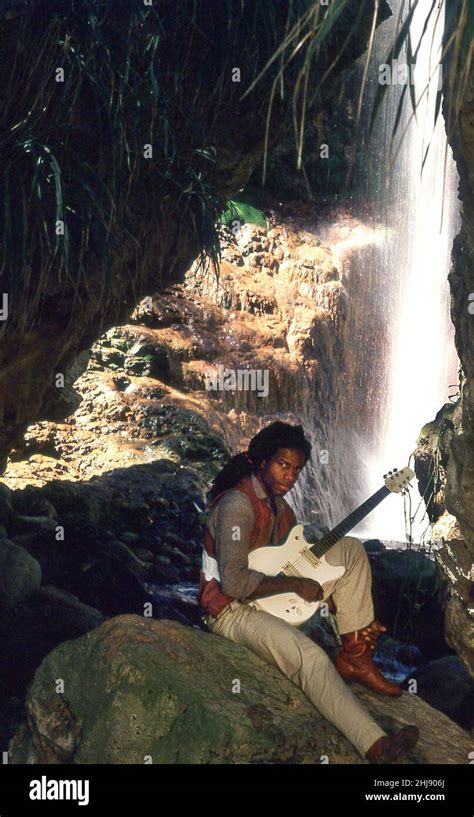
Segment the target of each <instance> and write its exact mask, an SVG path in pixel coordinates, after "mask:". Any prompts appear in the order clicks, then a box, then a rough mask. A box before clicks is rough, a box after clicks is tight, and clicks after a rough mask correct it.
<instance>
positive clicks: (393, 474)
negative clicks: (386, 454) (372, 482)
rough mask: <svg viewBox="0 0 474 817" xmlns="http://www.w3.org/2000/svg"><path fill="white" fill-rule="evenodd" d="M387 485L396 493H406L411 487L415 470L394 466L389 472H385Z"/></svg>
mask: <svg viewBox="0 0 474 817" xmlns="http://www.w3.org/2000/svg"><path fill="white" fill-rule="evenodd" d="M383 476H384V480H385V485H386V487H387V488H388V490H389V491H393V493H395V494H404V493H405V492H406V490H407V488H408V487H409V483H410V480H411V479H413V477H414V476H415V472H414V471H412V470H411V468H402V470H401V471H399V470H398V468H394V469H393V471H389V472H388V474H384V475H383Z"/></svg>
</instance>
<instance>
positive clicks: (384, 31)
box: [349, 0, 460, 541]
mask: <svg viewBox="0 0 474 817" xmlns="http://www.w3.org/2000/svg"><path fill="white" fill-rule="evenodd" d="M406 5H407V4H406V3H405V4H403V3H402V1H401V0H396V2H391V6H392V10H393V12H394V14H393V17H392V18H391V19H390V20H389V21H387V22H385V23H383V24H382V25H381V26H380V27H379V29H378V31H377V35H376V42H375V50H374V54H373V57H372V60H371V64H370V68H369V76H370V81H371V93H372V98H373V93H374V89H375V87H376V85H377V84H378V83H379V81H380V79H381V78H382V76H383V74H382V71H385V75H384V76H385V78H387V75H388V77H389V78H390V79H391V82H392V83H393V82H394V80H397V79H398V80H399V82H398V84H393V85H391V87H390V88H388V89H387V92H386V94H385V98H384V102H383V105H382V108H381V110H380V111H379V115H378V120H377V121H376V124H375V132H374V134H373V137H372V141H371V144H370V145H369V146H368V151H369V153H370V157H371V165H370V167H369V168H368V171H369V172H368V187H369V191H370V187H372V193H371V194H370V193H369V196H370V195H371V198H372V204H374V203H375V206H376V208H377V209H378V210H379V213H380V214H381V215H382V216H383V219H381V220H380V219H379V225H380V221H382V222H383V228H384V236H383V240H374V242H373V244H372V246H371V249H370V250H369V251H365V252H362V253H361V254H359V256H358V258H357V259H356V266H358V267H359V269H358V274H359V276H360V275H361V274H362V275H364V276H365V277H366V278H367V281H368V282H369V283H370V290H371V295H372V297H371V298H370V299H369V300H368V301H367V303H366V308H365V314H364V304H363V303H361V304H360V305H359V309H357V308H356V306H354V309H356V311H357V315H356V316H355V317H356V320H357V321H360V320H362V321H363V320H364V318H365V320H366V321H369V322H370V321H372V319H373V320H375V325H376V328H374V335H373V340H374V343H373V346H372V347H371V345H370V343H369V344H368V345H367V344H366V345H364V346H363V347H362V348H359V349H358V350H356V355H362V356H364V358H365V361H366V362H367V363H368V364H369V366H370V370H369V369H368V367H367V370H366V372H365V378H364V380H365V382H366V383H369V384H370V386H369V388H370V390H371V391H372V392H373V391H375V395H376V396H375V399H373V400H372V401H370V400H366V401H365V405H366V409H367V411H366V416H365V418H364V419H365V423H364V425H365V450H364V451H360V457H361V460H362V461H363V463H364V465H365V485H364V490H363V491H362V494H364V495H366V496H368V495H369V494H370V493H373V492H374V491H375V490H376V489H377V488H378V487H379V485H380V484H381V477H382V475H383V474H384V473H385V472H386V471H387V470H389V469H390V470H391V469H393V467H397V468H402V467H403V466H405V465H406V464H407V463H408V458H409V455H410V454H411V453H412V452H413V450H414V448H415V445H416V439H417V437H418V434H419V432H420V430H421V427H422V426H423V425H424V424H425V423H426V422H428V421H429V420H431V419H433V418H434V416H435V414H436V413H437V411H438V410H439V408H440V407H441V406H442V405H443V404H444V403H446V402H447V401H448V398H449V396H450V393H449V387H450V386H451V385H453V384H457V382H458V377H457V371H458V360H457V355H456V351H455V346H454V329H453V326H452V324H451V320H450V315H449V286H448V281H447V275H448V272H449V267H450V254H451V247H452V243H453V238H454V236H455V234H456V232H457V230H458V229H459V225H460V217H459V202H458V199H457V183H458V177H457V171H456V167H455V163H454V160H453V157H452V153H451V149H450V148H449V146H447V140H446V134H445V128H444V120H443V117H442V113H441V112H440V113H439V116H438V118H437V121H436V126H435V127H434V128H433V124H434V119H435V106H436V100H437V91H438V88H440V87H441V77H440V71H441V67H440V65H439V62H440V58H441V41H442V33H443V26H444V8H443V3H438V2H437V3H433V2H432V0H420V2H419V4H418V7H417V9H416V11H415V13H414V16H413V19H412V21H411V24H410V36H411V40H412V53H416V49H418V47H419V50H418V53H417V57H416V66H415V67H414V68H413V67H411V68H410V67H409V71H407V70H406V69H405V68H403V66H404V65H408V62H409V61H408V57H407V52H406V49H405V51H404V52H403V51H402V52H401V53H400V55H399V57H398V62H397V65H395V64H394V63H391V65H390V66H389V68H390V72H391V74H390V73H388V74H387V70H386V69H385V68H383V69H381V68H380V66H381V64H383V63H385V60H386V56H387V54H388V51H389V48H390V44H391V43H393V41H394V37H395V36H396V31H397V30H399V28H400V26H401V24H402V21H403V19H404V18H405V17H406V12H407V9H406ZM404 7H405V8H404ZM432 7H433V9H432ZM431 9H432V12H431V16H430V18H429V21H428V25H427V29H426V31H425V34H424V35H423V37H422V30H423V26H424V25H425V23H426V20H427V18H428V15H429V13H430V10H431ZM395 71H396V72H397V76H394V73H395ZM407 74H408V79H409V81H411V82H412V88H413V90H414V95H415V98H416V100H417V111H416V119H415V118H414V117H412V112H413V111H412V106H411V104H410V99H409V94H410V89H409V88H408V86H407V84H406V82H405V85H404V84H402V82H401V81H403V79H404V77H405V78H406V77H407ZM405 86H406V87H405ZM404 87H405V94H404V96H405V99H404V107H403V112H402V115H401V118H400V123H399V127H398V131H397V134H396V137H395V150H394V152H396V149H397V145H398V144H399V143H400V148H399V152H398V156H397V157H396V159H395V161H394V163H393V167H392V170H391V174H390V176H389V177H388V186H386V185H385V179H386V177H387V176H386V174H387V172H388V171H387V159H388V152H389V150H388V147H389V144H390V137H391V133H392V128H393V123H394V121H395V116H396V112H397V108H398V105H399V100H400V97H401V94H402V93H403V88H404ZM426 88H427V90H425V89H426ZM369 98H370V97H369ZM438 102H439V100H438ZM410 118H411V121H409V120H410ZM405 129H406V133H405V135H404V137H403V139H402V140H401V142H400V139H401V134H402V133H403V132H404V131H405ZM428 145H429V150H428V154H427V156H426V161H425V164H424V167H423V171H422V164H423V160H424V157H425V155H426V150H427V148H428ZM349 272H350V275H352V273H353V270H350V271H349ZM357 277H358V276H357V275H356V279H357ZM349 289H350V286H349ZM362 292H363V293H365V297H367V286H366V288H363V289H362ZM367 306H369V309H367ZM365 331H366V333H367V327H366V328H365ZM359 334H360V330H359ZM366 337H367V334H366ZM373 352H375V354H373ZM377 357H378V359H377ZM365 361H364V360H359V364H360V366H361V367H362V368H364V365H366V364H365ZM452 391H453V390H451V393H452ZM416 484H417V483H416V480H414V489H413V490H412V492H411V494H412V511H413V510H414V509H415V508H416V506H417V505H418V503H419V502H420V497H419V494H418V491H417V488H416ZM423 511H424V505H423V504H422V510H421V513H419V514H418V516H419V517H420V521H419V522H416V523H415V525H414V526H413V529H412V531H411V533H412V536H413V538H414V541H420V537H421V536H422V534H423V531H424V529H426V528H427V526H428V522H427V519H426V517H425V520H424V521H421V516H422V513H423ZM356 533H359V534H365V535H369V536H378V537H380V538H384V539H392V540H398V541H405V521H404V515H403V503H402V502H401V500H400V498H399V497H388V498H387V499H386V500H385V502H384V503H382V505H381V506H379V508H378V509H376V510H375V511H374V512H373V513H372V514H371V515H370V516H369V517H367V519H366V520H365V522H364V523H362V524H361V527H360V529H358V530H356Z"/></svg>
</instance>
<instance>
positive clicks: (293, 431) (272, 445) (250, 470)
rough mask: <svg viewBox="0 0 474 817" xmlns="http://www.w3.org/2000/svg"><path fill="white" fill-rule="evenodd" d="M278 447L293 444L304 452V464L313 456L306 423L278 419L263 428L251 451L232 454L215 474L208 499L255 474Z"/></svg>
mask: <svg viewBox="0 0 474 817" xmlns="http://www.w3.org/2000/svg"><path fill="white" fill-rule="evenodd" d="M279 448H294V449H296V450H297V451H300V452H301V453H302V454H303V455H304V464H305V465H306V463H307V462H308V460H309V458H310V456H311V443H310V442H309V441H308V440H307V439H306V437H305V436H304V430H303V426H301V425H299V426H294V425H290V424H289V423H282V422H280V421H279V420H277V422H275V423H271V424H270V425H269V426H266V428H262V430H261V431H259V432H258V434H256V435H255V437H253V438H252V440H251V441H250V445H249V448H248V451H243V452H241V453H240V454H236V455H235V456H234V457H232V458H231V459H230V460H229V462H228V463H226V465H225V466H224V468H223V469H222V471H220V472H219V474H218V475H217V476H216V478H215V480H214V482H213V483H212V486H211V488H210V490H209V491H208V492H207V499H208V501H209V502H212V501H213V500H214V499H215V498H216V497H217V496H218V494H221V493H222V492H223V491H227V490H228V489H229V488H233V487H234V486H235V485H238V483H239V482H240V480H241V479H243V477H249V476H250V475H251V474H256V473H257V471H258V470H259V467H260V464H261V463H262V462H263V461H264V460H269V459H270V458H271V457H273V455H274V454H276V452H277V451H278V449H279Z"/></svg>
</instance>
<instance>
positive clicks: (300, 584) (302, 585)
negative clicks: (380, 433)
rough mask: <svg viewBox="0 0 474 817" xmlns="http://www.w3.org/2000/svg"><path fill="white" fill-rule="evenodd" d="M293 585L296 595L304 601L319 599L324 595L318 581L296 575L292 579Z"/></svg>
mask: <svg viewBox="0 0 474 817" xmlns="http://www.w3.org/2000/svg"><path fill="white" fill-rule="evenodd" d="M293 586H294V589H295V592H296V593H298V596H301V598H302V599H304V600H305V601H319V599H322V598H323V596H324V591H323V588H322V587H321V585H320V584H319V582H315V581H314V580H313V579H305V578H303V577H299V578H298V577H297V578H296V579H293Z"/></svg>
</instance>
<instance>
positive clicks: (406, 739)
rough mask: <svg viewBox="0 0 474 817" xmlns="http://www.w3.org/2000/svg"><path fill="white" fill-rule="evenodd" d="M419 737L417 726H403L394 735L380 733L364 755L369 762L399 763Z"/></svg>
mask: <svg viewBox="0 0 474 817" xmlns="http://www.w3.org/2000/svg"><path fill="white" fill-rule="evenodd" d="M419 737H420V731H419V729H418V727H417V726H404V727H403V729H400V731H399V732H397V734H396V735H382V737H381V738H379V739H378V740H376V741H375V743H373V744H372V746H371V747H370V749H368V750H367V752H366V753H365V756H366V758H367V760H368V761H369V762H370V763H400V761H401V760H403V758H404V757H406V756H407V755H408V754H410V752H411V751H412V749H414V747H415V746H416V743H417V740H418V738H419Z"/></svg>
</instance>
